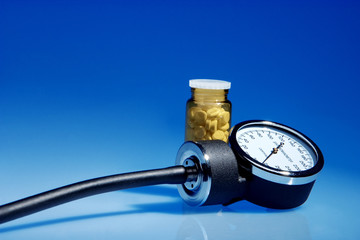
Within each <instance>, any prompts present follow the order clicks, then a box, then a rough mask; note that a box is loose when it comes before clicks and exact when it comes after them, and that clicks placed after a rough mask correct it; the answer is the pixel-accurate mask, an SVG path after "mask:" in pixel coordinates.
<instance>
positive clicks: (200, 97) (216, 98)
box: [191, 88, 229, 102]
mask: <svg viewBox="0 0 360 240" xmlns="http://www.w3.org/2000/svg"><path fill="white" fill-rule="evenodd" d="M228 92H229V90H227V89H201V88H191V93H192V98H193V99H194V100H195V101H201V102H224V101H227V94H228Z"/></svg>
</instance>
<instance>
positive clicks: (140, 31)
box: [0, 0, 360, 240]
mask: <svg viewBox="0 0 360 240" xmlns="http://www.w3.org/2000/svg"><path fill="white" fill-rule="evenodd" d="M359 10H360V5H359V3H358V2H356V1H342V2H337V1H302V2H301V3H289V2H287V1H274V2H272V3H268V2H267V1H196V2H194V1H170V2H169V1H151V2H148V1H111V0H106V1H97V0H93V1H81V0H79V1H51V2H48V1H42V0H34V1H22V0H12V1H7V0H3V1H1V2H0V204H5V203H8V202H10V201H13V200H17V199H19V198H22V197H26V196H29V195H33V194H36V193H39V192H42V191H46V190H49V189H52V188H55V187H59V186H63V185H66V184H69V183H73V182H77V181H81V180H84V179H89V178H94V177H98V176H103V175H110V174H116V173H122V172H131V171H137V170H146V169H153V168H161V167H167V166H171V165H173V164H174V161H175V156H176V152H177V150H178V148H179V147H180V146H181V144H182V143H183V137H184V118H185V116H184V111H185V102H186V100H187V99H188V98H189V97H190V90H189V87H188V80H189V79H191V78H215V79H223V80H228V81H231V82H232V88H231V90H230V92H229V99H230V100H231V101H232V103H233V115H232V123H233V125H234V124H236V123H238V122H241V121H245V120H251V119H264V120H271V121H277V122H280V123H282V124H285V125H289V126H291V127H293V128H295V129H297V130H299V131H301V132H303V133H304V134H305V135H307V136H308V137H310V138H311V139H312V140H313V141H314V142H315V143H316V144H317V145H318V146H319V147H320V149H321V150H322V152H323V154H324V157H325V166H324V169H323V171H322V172H321V174H320V176H319V178H318V180H317V181H316V183H315V185H314V188H313V191H312V193H311V194H310V197H309V199H308V200H307V202H305V204H304V205H302V206H300V207H298V208H296V209H291V210H271V209H266V208H262V207H259V206H256V205H254V204H251V203H249V202H246V201H241V202H238V203H235V204H233V205H230V206H227V207H224V206H208V207H201V208H192V207H188V206H186V205H184V204H183V202H182V200H181V199H180V197H179V196H178V193H177V190H176V187H175V186H168V185H162V186H153V187H144V188H139V189H131V190H125V191H119V192H113V193H108V194H103V195H99V196H94V197H90V198H86V199H82V200H79V201H75V202H72V203H68V204H65V205H62V206H58V207H55V208H52V209H49V210H46V211H43V212H40V213H36V214H33V215H31V216H28V217H24V218H21V219H18V220H15V221H12V222H9V223H6V224H1V225H0V239H2V240H5V239H21V238H26V239H39V238H43V239H49V238H51V239H69V238H77V239H99V238H101V239H114V238H126V239H140V238H141V239H144V238H157V239H220V238H221V239H242V238H243V239H264V238H267V239H358V238H359V237H360V230H359V228H358V226H359V224H360V221H359V218H358V213H359V212H360V207H359V204H358V203H359V202H360V191H359V187H358V186H359V185H360V177H359V174H358V173H359V170H360V163H359V161H358V158H359V157H358V155H359V154H358V152H359V150H358V147H359V138H358V135H359V134H360V131H359V126H358V122H359V121H360V110H359V107H358V105H359V103H360V97H359V95H358V91H359V89H360V87H359V83H358V80H359V79H360V70H359V67H358V65H359V62H360V61H359V60H360V59H359V58H360V57H359V56H360V49H359V44H358V43H359V42H360V34H359V30H358V29H359V26H360V17H359V14H358V12H359Z"/></svg>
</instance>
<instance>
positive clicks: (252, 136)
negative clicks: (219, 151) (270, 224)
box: [229, 121, 324, 208]
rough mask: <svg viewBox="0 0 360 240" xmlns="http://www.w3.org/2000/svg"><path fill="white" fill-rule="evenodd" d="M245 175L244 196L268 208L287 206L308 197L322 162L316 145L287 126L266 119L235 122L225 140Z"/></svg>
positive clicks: (299, 203)
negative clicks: (227, 141) (227, 138)
mask: <svg viewBox="0 0 360 240" xmlns="http://www.w3.org/2000/svg"><path fill="white" fill-rule="evenodd" d="M229 142H230V145H231V148H232V150H233V152H234V154H235V155H236V157H237V159H238V163H239V173H240V175H242V176H244V177H246V179H247V187H246V189H247V190H246V191H245V196H244V198H245V199H247V200H249V201H251V202H253V203H256V204H259V205H262V206H266V207H271V208H291V207H296V206H299V205H301V204H302V203H304V202H305V201H306V199H307V198H308V196H309V194H310V191H311V188H312V186H313V184H314V182H315V179H316V177H317V174H318V173H319V172H320V170H321V169H322V167H323V165H324V159H323V155H322V153H321V151H320V149H319V148H318V147H317V146H316V144H315V143H314V142H313V141H311V140H310V139H309V138H308V137H306V136H305V135H304V134H302V133H300V132H299V131H296V130H294V129H292V128H290V127H288V126H285V125H282V124H279V123H275V122H270V121H246V122H242V123H239V124H237V125H235V126H234V127H233V129H232V132H231V134H230V139H229Z"/></svg>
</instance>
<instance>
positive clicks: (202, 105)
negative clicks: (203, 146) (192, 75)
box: [185, 79, 231, 143]
mask: <svg viewBox="0 0 360 240" xmlns="http://www.w3.org/2000/svg"><path fill="white" fill-rule="evenodd" d="M230 85H231V83H230V82H227V81H222V80H212V79H192V80H190V81H189V86H190V87H191V98H190V99H189V100H188V101H187V103H186V121H185V141H201V140H222V141H224V142H226V143H227V142H228V137H229V130H230V125H231V102H230V101H229V100H228V99H227V95H228V92H229V89H230Z"/></svg>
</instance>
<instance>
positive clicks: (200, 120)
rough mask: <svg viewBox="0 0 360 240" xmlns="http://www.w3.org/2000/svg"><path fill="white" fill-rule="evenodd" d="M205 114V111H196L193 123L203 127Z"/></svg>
mask: <svg viewBox="0 0 360 240" xmlns="http://www.w3.org/2000/svg"><path fill="white" fill-rule="evenodd" d="M206 118H207V114H206V112H205V111H202V110H198V111H196V112H195V114H194V121H195V122H196V123H197V124H199V125H205V122H206Z"/></svg>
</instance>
